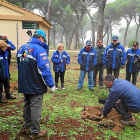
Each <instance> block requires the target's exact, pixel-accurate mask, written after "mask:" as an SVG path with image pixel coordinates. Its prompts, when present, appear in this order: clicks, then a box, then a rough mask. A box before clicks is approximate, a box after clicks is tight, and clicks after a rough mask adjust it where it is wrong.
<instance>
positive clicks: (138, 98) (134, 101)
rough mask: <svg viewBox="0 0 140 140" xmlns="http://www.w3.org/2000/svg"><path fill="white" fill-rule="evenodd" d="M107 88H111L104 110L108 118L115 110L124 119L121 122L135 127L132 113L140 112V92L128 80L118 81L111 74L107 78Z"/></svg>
mask: <svg viewBox="0 0 140 140" xmlns="http://www.w3.org/2000/svg"><path fill="white" fill-rule="evenodd" d="M105 84H106V86H108V87H110V93H109V95H108V99H107V100H106V102H105V105H104V108H103V115H102V116H101V117H106V116H107V114H109V113H110V111H111V110H112V108H114V109H115V110H116V111H117V112H118V113H119V114H120V115H121V116H122V118H123V120H121V121H120V122H121V123H122V124H123V125H124V126H125V125H135V124H136V120H135V118H134V116H132V113H138V112H140V90H139V89H138V88H137V87H136V86H134V85H133V84H131V83H130V82H129V81H127V80H123V79H117V78H116V77H114V76H112V75H111V74H109V75H107V76H106V77H105Z"/></svg>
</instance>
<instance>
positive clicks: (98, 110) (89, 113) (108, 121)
mask: <svg viewBox="0 0 140 140" xmlns="http://www.w3.org/2000/svg"><path fill="white" fill-rule="evenodd" d="M102 110H103V107H102V106H90V107H89V106H87V107H84V109H83V111H82V112H81V118H82V119H83V120H85V121H90V122H91V123H94V124H98V125H100V126H102V127H105V128H111V129H112V130H113V131H118V130H124V126H123V125H122V124H121V123H120V120H122V117H121V115H120V114H119V113H118V112H117V111H115V110H114V109H112V110H111V112H110V113H109V114H108V115H107V118H100V116H101V114H102Z"/></svg>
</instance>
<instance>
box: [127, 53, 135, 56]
mask: <svg viewBox="0 0 140 140" xmlns="http://www.w3.org/2000/svg"><path fill="white" fill-rule="evenodd" d="M127 55H130V56H134V55H135V54H131V53H129V54H127Z"/></svg>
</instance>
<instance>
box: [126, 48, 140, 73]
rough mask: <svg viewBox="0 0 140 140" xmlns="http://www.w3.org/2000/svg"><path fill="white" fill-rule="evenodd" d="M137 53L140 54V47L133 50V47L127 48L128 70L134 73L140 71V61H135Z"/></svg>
mask: <svg viewBox="0 0 140 140" xmlns="http://www.w3.org/2000/svg"><path fill="white" fill-rule="evenodd" d="M135 55H140V49H139V48H138V49H137V50H133V48H131V49H129V50H127V52H126V56H127V63H126V71H128V72H129V73H134V72H138V71H139V63H134V62H135V59H136V57H134V56H135Z"/></svg>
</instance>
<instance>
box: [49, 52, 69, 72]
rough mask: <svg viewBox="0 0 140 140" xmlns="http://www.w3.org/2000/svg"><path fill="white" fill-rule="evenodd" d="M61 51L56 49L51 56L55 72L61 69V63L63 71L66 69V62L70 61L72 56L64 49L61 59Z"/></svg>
mask: <svg viewBox="0 0 140 140" xmlns="http://www.w3.org/2000/svg"><path fill="white" fill-rule="evenodd" d="M59 58H60V57H59V51H58V50H57V51H55V52H54V53H53V55H52V57H51V60H52V62H53V70H54V71H55V72H58V71H59V64H61V72H64V71H65V70H66V64H69V63H70V56H69V55H68V53H67V52H66V51H65V50H64V51H63V52H62V56H61V59H59ZM61 60H63V62H62V63H61Z"/></svg>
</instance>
